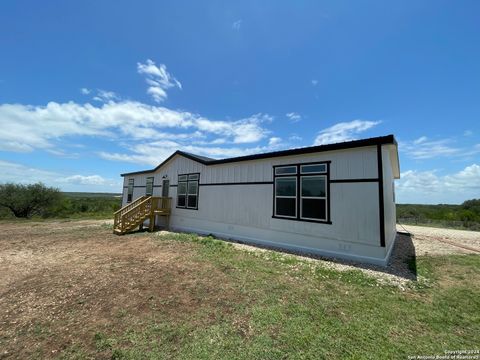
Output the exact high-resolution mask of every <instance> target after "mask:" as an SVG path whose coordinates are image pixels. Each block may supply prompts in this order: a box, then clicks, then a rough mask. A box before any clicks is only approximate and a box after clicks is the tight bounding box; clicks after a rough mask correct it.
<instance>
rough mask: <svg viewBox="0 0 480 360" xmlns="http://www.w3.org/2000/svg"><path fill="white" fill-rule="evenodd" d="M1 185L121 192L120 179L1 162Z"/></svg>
mask: <svg viewBox="0 0 480 360" xmlns="http://www.w3.org/2000/svg"><path fill="white" fill-rule="evenodd" d="M0 168H1V169H2V172H0V183H6V182H14V183H21V184H32V183H36V182H42V183H44V184H46V185H47V186H53V187H58V188H60V189H61V190H63V191H98V192H101V191H106V192H121V191H122V182H121V180H120V179H115V180H112V179H105V178H103V177H102V176H100V175H68V174H62V173H59V172H55V171H48V170H43V169H39V168H34V167H28V166H25V165H22V164H18V163H13V162H9V161H4V160H0Z"/></svg>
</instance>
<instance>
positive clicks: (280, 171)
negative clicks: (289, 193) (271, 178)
mask: <svg viewBox="0 0 480 360" xmlns="http://www.w3.org/2000/svg"><path fill="white" fill-rule="evenodd" d="M296 173H297V167H296V166H282V167H277V168H275V175H295V174H296Z"/></svg>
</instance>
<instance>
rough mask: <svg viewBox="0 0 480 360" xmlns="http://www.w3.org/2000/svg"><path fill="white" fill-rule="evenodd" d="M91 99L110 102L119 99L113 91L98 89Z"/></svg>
mask: <svg viewBox="0 0 480 360" xmlns="http://www.w3.org/2000/svg"><path fill="white" fill-rule="evenodd" d="M93 100H95V101H100V102H110V101H116V100H120V97H119V96H118V95H117V94H115V93H114V92H113V91H107V90H102V89H98V90H97V95H96V96H95V97H94V98H93Z"/></svg>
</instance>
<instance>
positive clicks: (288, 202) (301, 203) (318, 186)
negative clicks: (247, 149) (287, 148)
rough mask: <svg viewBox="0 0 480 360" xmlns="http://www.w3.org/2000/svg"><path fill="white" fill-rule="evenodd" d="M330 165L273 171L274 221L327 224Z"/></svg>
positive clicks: (277, 168)
mask: <svg viewBox="0 0 480 360" xmlns="http://www.w3.org/2000/svg"><path fill="white" fill-rule="evenodd" d="M328 169H329V166H328V163H315V164H303V165H302V164H296V165H288V166H275V167H274V187H275V188H274V215H273V216H274V217H279V218H287V219H295V220H300V221H301V220H304V221H316V222H328V212H329V209H328Z"/></svg>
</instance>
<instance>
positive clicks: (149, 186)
mask: <svg viewBox="0 0 480 360" xmlns="http://www.w3.org/2000/svg"><path fill="white" fill-rule="evenodd" d="M145 195H147V196H152V195H153V176H152V177H147V184H146V186H145Z"/></svg>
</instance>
